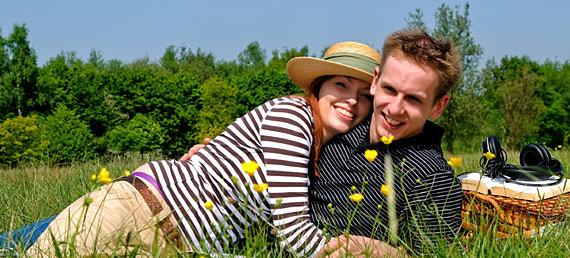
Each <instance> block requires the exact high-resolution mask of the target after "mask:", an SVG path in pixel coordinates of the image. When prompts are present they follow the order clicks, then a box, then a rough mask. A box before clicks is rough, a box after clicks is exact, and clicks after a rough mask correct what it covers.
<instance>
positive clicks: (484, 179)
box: [458, 172, 570, 201]
mask: <svg viewBox="0 0 570 258" xmlns="http://www.w3.org/2000/svg"><path fill="white" fill-rule="evenodd" d="M458 179H459V181H461V186H462V188H463V190H467V191H475V192H479V193H482V194H492V195H500V196H506V197H511V198H515V199H522V200H529V201H539V200H544V199H548V198H551V197H554V196H557V195H560V194H564V193H567V192H570V182H568V179H563V180H562V181H561V182H560V183H557V184H554V183H556V181H558V180H559V179H560V178H559V177H557V176H551V177H550V178H547V179H545V180H543V181H541V182H543V183H545V184H553V185H547V186H528V185H524V183H537V182H534V181H518V182H520V183H523V184H520V183H514V182H507V180H506V179H505V178H504V177H502V176H497V177H495V178H491V177H488V176H484V175H482V174H481V173H479V172H474V173H469V174H465V175H461V176H458Z"/></svg>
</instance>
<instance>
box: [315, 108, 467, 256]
mask: <svg viewBox="0 0 570 258" xmlns="http://www.w3.org/2000/svg"><path fill="white" fill-rule="evenodd" d="M369 129H370V119H367V120H365V121H364V122H362V123H361V124H360V125H358V126H357V127H355V128H354V129H353V130H351V131H349V132H347V133H345V134H342V135H339V136H337V137H335V138H333V139H332V140H331V141H330V142H329V143H328V144H327V145H325V146H323V148H322V149H321V153H320V157H319V161H318V173H319V176H318V177H316V178H311V185H310V190H309V207H310V215H311V220H312V221H315V222H317V223H318V224H319V227H321V228H323V227H326V228H327V229H328V232H331V233H332V234H333V235H334V236H337V235H340V234H343V233H344V232H345V231H346V229H347V227H348V220H349V219H348V218H349V217H351V216H354V218H353V219H352V222H351V225H350V234H353V235H360V236H365V237H372V238H375V239H379V240H387V239H388V238H387V237H388V236H387V232H388V230H387V228H388V213H387V204H386V196H384V195H383V194H382V193H381V191H380V189H381V187H382V185H383V184H385V181H384V156H385V155H388V153H389V155H390V156H391V157H392V160H393V165H394V172H395V179H394V188H395V193H396V212H397V217H398V219H399V230H398V232H399V237H400V238H401V239H403V240H404V242H403V243H405V244H407V245H410V246H409V247H410V248H412V249H415V250H416V251H419V250H420V248H421V247H422V245H423V244H425V243H429V242H431V241H436V240H438V239H441V238H442V236H445V237H455V236H456V234H457V232H458V230H459V228H460V226H461V202H462V198H463V195H462V191H461V185H460V183H459V181H458V180H457V179H456V177H455V176H454V172H453V169H452V168H451V167H450V166H449V165H448V164H447V161H446V160H445V159H444V157H443V153H442V151H441V138H442V136H443V132H444V131H443V129H442V128H441V127H439V126H437V125H436V124H434V123H432V122H430V121H427V122H426V125H425V126H424V128H423V130H422V132H421V133H420V134H418V135H416V136H413V137H410V138H405V139H400V140H397V141H394V142H392V143H391V144H390V145H385V144H383V143H382V142H380V143H369V138H370V136H369V135H370V133H369V132H370V130H369ZM367 149H372V150H376V151H378V158H376V160H374V161H373V162H369V161H368V160H366V158H365V156H364V151H365V150H367ZM364 182H366V183H364ZM363 185H364V186H363ZM352 186H355V187H356V188H357V192H361V193H362V194H363V196H364V199H363V200H362V201H361V206H360V207H359V208H358V209H357V210H356V211H355V208H356V203H355V202H353V201H351V200H350V199H349V198H348V196H349V195H351V194H352V193H354V192H353V191H351V187H352ZM362 188H364V191H361V189H362ZM331 208H332V209H334V213H333V212H331ZM353 214H354V215H353ZM375 221H377V223H375ZM401 243H402V242H401Z"/></svg>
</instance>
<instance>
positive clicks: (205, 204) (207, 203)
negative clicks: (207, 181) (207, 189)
mask: <svg viewBox="0 0 570 258" xmlns="http://www.w3.org/2000/svg"><path fill="white" fill-rule="evenodd" d="M204 208H206V209H208V210H212V208H214V204H213V203H212V201H207V202H206V203H204Z"/></svg>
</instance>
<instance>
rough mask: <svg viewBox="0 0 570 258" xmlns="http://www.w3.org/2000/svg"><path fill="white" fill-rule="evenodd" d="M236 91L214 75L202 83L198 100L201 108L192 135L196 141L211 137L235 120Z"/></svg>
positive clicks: (237, 105) (237, 104) (236, 113)
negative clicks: (194, 134) (193, 134)
mask: <svg viewBox="0 0 570 258" xmlns="http://www.w3.org/2000/svg"><path fill="white" fill-rule="evenodd" d="M237 93H238V90H237V89H236V88H235V87H233V86H232V85H230V84H228V83H227V82H225V81H222V80H219V79H218V78H216V77H212V78H210V79H209V80H208V81H206V82H205V83H204V84H203V85H202V95H201V96H200V100H199V101H200V102H201V103H202V109H200V111H199V112H198V123H197V124H196V130H197V132H196V136H195V137H194V139H195V140H196V141H197V142H200V141H202V139H204V138H206V137H208V138H212V139H213V138H214V137H216V136H217V135H218V134H220V133H222V132H223V131H224V130H225V129H226V127H227V126H228V125H230V124H231V123H232V122H233V121H234V120H235V118H236V117H237V116H238V112H239V110H240V108H239V106H240V105H239V103H238V102H237V101H236V96H237ZM222 110H223V111H222Z"/></svg>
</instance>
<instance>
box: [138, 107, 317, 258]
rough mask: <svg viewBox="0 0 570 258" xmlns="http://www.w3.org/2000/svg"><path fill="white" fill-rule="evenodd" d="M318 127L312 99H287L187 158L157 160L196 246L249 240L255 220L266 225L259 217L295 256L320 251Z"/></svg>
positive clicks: (167, 193)
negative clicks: (252, 167) (314, 147)
mask: <svg viewBox="0 0 570 258" xmlns="http://www.w3.org/2000/svg"><path fill="white" fill-rule="evenodd" d="M312 132H313V118H312V113H311V109H310V106H309V104H308V102H307V101H305V100H304V99H302V98H298V97H281V98H277V99H273V100H271V101H269V102H267V103H265V104H263V105H261V106H259V107H257V108H255V109H254V110H252V111H251V112H249V113H247V114H246V115H244V116H243V117H241V118H239V119H237V120H236V121H235V122H234V123H233V124H231V125H230V126H229V127H228V128H227V129H226V130H225V131H224V132H223V133H222V134H220V135H219V136H217V137H216V138H215V139H214V140H213V141H212V142H210V143H209V144H208V145H206V147H204V148H202V149H201V150H200V151H199V152H198V153H197V154H196V155H194V156H192V158H191V159H190V160H189V161H188V162H181V161H156V162H150V163H149V164H150V166H151V169H152V170H153V173H154V175H155V177H156V179H157V181H158V184H159V187H160V190H161V191H162V192H163V193H164V198H165V201H166V203H168V205H169V206H170V208H171V210H172V211H173V214H174V216H175V218H176V219H177V221H178V224H179V229H180V230H181V232H182V234H183V235H184V238H185V240H186V241H187V243H188V245H189V246H190V247H191V248H192V249H193V251H195V252H208V250H212V249H217V250H218V251H219V252H223V249H224V247H226V248H227V247H228V246H231V243H233V242H236V241H238V240H240V239H243V238H244V233H245V228H246V227H247V226H251V224H250V223H263V222H262V220H260V217H261V218H262V219H263V220H267V221H270V222H271V223H272V226H274V227H275V228H278V231H277V236H278V237H279V239H280V244H281V245H282V246H284V247H286V248H287V249H288V250H289V251H291V252H292V253H294V254H295V255H298V256H302V255H306V254H313V253H314V252H315V251H317V250H319V249H320V248H321V247H322V246H323V245H324V238H323V237H321V231H320V230H319V229H318V228H317V227H316V226H315V225H314V224H312V223H311V221H310V219H309V215H308V173H307V170H308V163H309V153H310V148H311V144H312V142H313V135H312ZM250 161H255V162H257V164H259V169H257V171H256V172H255V174H254V175H253V176H249V175H248V174H246V173H245V172H244V171H243V170H242V163H243V162H250ZM262 183H267V184H268V186H269V187H268V188H267V190H265V191H262V192H261V193H259V192H256V191H255V190H254V189H253V185H254V184H257V185H260V184H262ZM208 202H211V203H212V204H213V205H212V206H211V209H207V208H206V206H208V205H206V206H205V204H206V203H208ZM246 205H247V206H249V208H248V207H246Z"/></svg>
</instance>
